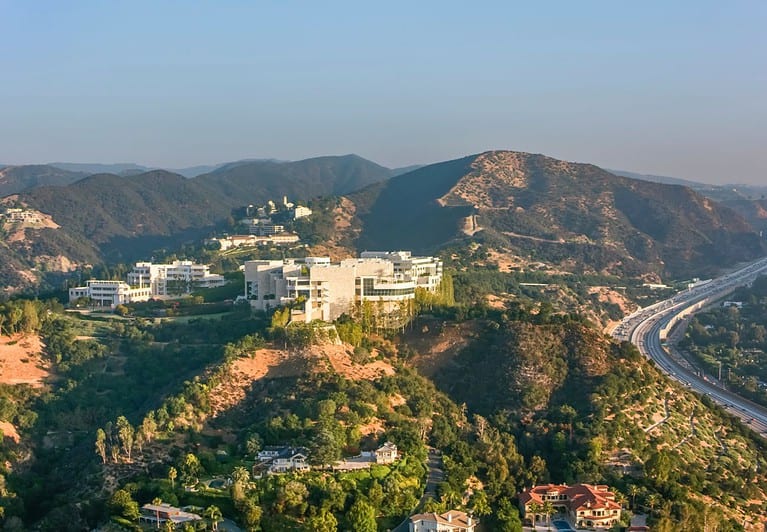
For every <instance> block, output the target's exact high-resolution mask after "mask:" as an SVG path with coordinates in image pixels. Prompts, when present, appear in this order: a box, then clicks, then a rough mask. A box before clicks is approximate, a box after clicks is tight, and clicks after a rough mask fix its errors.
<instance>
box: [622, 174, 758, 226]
mask: <svg viewBox="0 0 767 532" xmlns="http://www.w3.org/2000/svg"><path fill="white" fill-rule="evenodd" d="M609 171H610V172H611V173H613V174H615V175H621V176H625V177H631V178H634V179H641V180H643V181H652V182H656V183H668V184H677V185H684V186H687V187H690V188H691V189H693V190H694V191H696V192H698V193H700V194H702V195H703V196H706V197H707V198H710V199H712V200H714V201H716V202H718V203H720V204H722V205H724V206H726V207H729V208H731V209H732V210H734V211H735V212H737V213H738V214H740V215H741V216H743V218H745V219H746V221H747V222H748V223H749V224H751V225H752V226H753V227H754V229H756V230H758V231H762V232H763V233H764V232H765V231H767V212H765V208H767V202H766V201H765V197H766V196H767V187H764V186H758V185H745V184H726V185H709V184H706V183H698V182H696V181H688V180H686V179H679V178H676V177H665V176H654V175H644V174H637V173H634V172H626V171H623V170H609Z"/></svg>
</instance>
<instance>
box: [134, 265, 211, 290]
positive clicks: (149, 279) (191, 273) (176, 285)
mask: <svg viewBox="0 0 767 532" xmlns="http://www.w3.org/2000/svg"><path fill="white" fill-rule="evenodd" d="M225 283H226V280H225V279H224V276H223V275H219V274H214V273H210V266H209V265H207V264H195V263H194V262H192V261H190V260H176V261H173V262H171V263H170V264H153V263H151V262H137V263H136V264H135V265H134V266H133V270H131V271H130V272H129V273H128V284H129V285H131V286H132V287H137V288H149V289H150V290H151V291H152V296H153V297H166V296H170V295H181V294H188V293H190V292H191V291H192V290H194V289H197V288H213V287H216V286H223V285H224V284H225Z"/></svg>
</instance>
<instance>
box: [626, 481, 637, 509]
mask: <svg viewBox="0 0 767 532" xmlns="http://www.w3.org/2000/svg"><path fill="white" fill-rule="evenodd" d="M639 491H640V490H639V486H637V485H636V484H631V485H630V486H629V488H628V493H629V497H631V509H632V510H633V509H634V507H635V506H634V505H635V503H636V497H637V495H639Z"/></svg>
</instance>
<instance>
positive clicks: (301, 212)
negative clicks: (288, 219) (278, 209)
mask: <svg viewBox="0 0 767 532" xmlns="http://www.w3.org/2000/svg"><path fill="white" fill-rule="evenodd" d="M311 215H312V210H311V209H310V208H309V207H302V206H301V205H296V206H295V207H294V208H293V219H294V220H298V219H299V218H306V217H307V216H311Z"/></svg>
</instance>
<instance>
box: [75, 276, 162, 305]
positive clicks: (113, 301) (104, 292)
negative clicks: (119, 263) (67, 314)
mask: <svg viewBox="0 0 767 532" xmlns="http://www.w3.org/2000/svg"><path fill="white" fill-rule="evenodd" d="M151 296H152V293H151V290H150V289H149V287H144V288H134V287H131V286H130V285H128V284H127V283H125V282H123V281H110V280H97V279H90V280H88V281H86V282H85V286H76V287H74V288H70V289H69V302H70V303H75V302H76V301H77V300H78V299H80V298H88V299H90V300H91V301H92V302H93V304H94V305H95V306H99V307H110V308H115V307H116V306H117V305H125V304H127V303H135V302H137V301H148V300H149V298H150V297H151Z"/></svg>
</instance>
